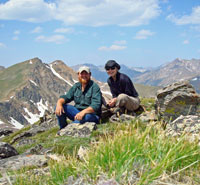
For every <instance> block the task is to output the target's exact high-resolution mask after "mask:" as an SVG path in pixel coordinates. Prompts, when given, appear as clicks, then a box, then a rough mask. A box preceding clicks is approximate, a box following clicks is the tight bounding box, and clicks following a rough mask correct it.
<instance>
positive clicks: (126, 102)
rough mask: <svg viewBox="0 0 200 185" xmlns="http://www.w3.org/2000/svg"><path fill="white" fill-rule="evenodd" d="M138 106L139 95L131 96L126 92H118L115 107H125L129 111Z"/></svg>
mask: <svg viewBox="0 0 200 185" xmlns="http://www.w3.org/2000/svg"><path fill="white" fill-rule="evenodd" d="M139 106H140V99H139V97H131V96H128V95H127V94H120V95H119V96H118V97H117V102H116V107H125V108H126V109H127V110H129V111H134V110H136V109H138V107H139Z"/></svg>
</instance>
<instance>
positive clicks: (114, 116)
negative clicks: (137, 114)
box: [109, 114, 120, 123]
mask: <svg viewBox="0 0 200 185" xmlns="http://www.w3.org/2000/svg"><path fill="white" fill-rule="evenodd" d="M109 121H110V122H111V123H116V122H120V118H119V116H117V114H113V115H112V116H111V117H110V118H109Z"/></svg>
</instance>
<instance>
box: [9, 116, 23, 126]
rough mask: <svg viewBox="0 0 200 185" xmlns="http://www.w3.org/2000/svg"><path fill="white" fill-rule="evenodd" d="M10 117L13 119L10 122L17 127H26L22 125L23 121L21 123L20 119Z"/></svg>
mask: <svg viewBox="0 0 200 185" xmlns="http://www.w3.org/2000/svg"><path fill="white" fill-rule="evenodd" d="M10 119H11V122H10V123H11V124H12V125H13V126H14V127H15V128H17V129H21V128H23V127H24V125H22V124H21V123H19V122H18V121H16V120H15V119H14V118H13V117H10Z"/></svg>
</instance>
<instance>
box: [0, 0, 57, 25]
mask: <svg viewBox="0 0 200 185" xmlns="http://www.w3.org/2000/svg"><path fill="white" fill-rule="evenodd" d="M55 6H56V5H55V3H46V2H45V1H44V0H9V1H7V2H6V3H1V4H0V19H3V20H20V21H28V22H43V21H48V20H51V19H52V18H53V14H54V13H55V12H54V11H55V10H56V7H55Z"/></svg>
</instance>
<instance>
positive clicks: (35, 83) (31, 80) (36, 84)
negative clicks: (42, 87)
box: [29, 80, 38, 86]
mask: <svg viewBox="0 0 200 185" xmlns="http://www.w3.org/2000/svg"><path fill="white" fill-rule="evenodd" d="M29 81H30V82H31V83H33V84H34V85H35V86H38V85H37V84H36V83H35V82H34V81H33V80H29Z"/></svg>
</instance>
